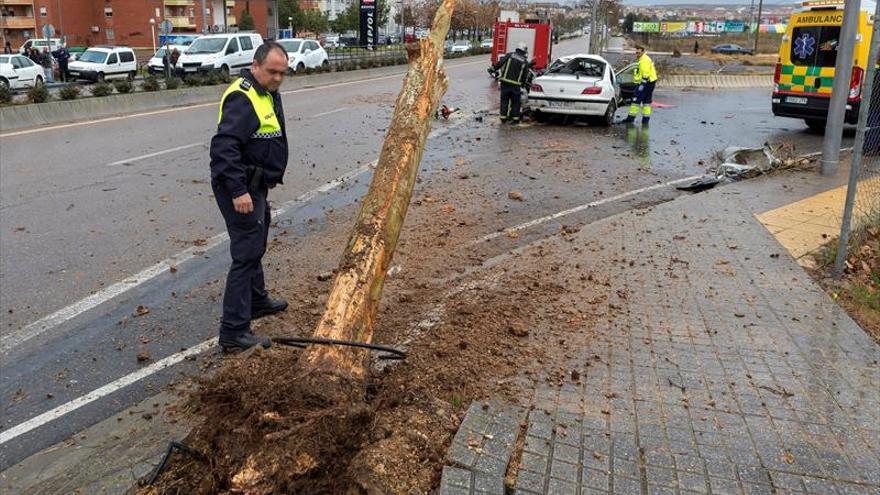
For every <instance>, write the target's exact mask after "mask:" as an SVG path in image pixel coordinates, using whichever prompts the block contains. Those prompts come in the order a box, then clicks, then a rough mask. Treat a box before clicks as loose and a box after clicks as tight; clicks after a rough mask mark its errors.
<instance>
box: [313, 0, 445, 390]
mask: <svg viewBox="0 0 880 495" xmlns="http://www.w3.org/2000/svg"><path fill="white" fill-rule="evenodd" d="M455 2H456V0H443V3H442V4H441V5H440V8H439V9H438V10H437V13H436V15H435V16H434V23H433V26H432V28H431V34H430V36H429V37H428V38H425V39H421V40H419V41H418V42H417V43H413V44H411V45H408V46H407V51H408V56H409V71H408V72H407V75H406V77H405V79H404V82H403V88H402V89H401V91H400V94H399V95H398V97H397V104H396V106H395V110H394V116H393V117H392V119H391V124H390V126H389V128H388V132H387V134H386V136H385V142H384V144H383V146H382V152H381V153H380V155H379V161H378V165H377V166H376V171H375V172H374V174H373V179H372V182H371V183H370V188H369V191H368V192H367V195H366V197H365V198H364V200H363V203H362V205H361V210H360V213H359V214H358V218H357V222H356V223H355V226H354V229H353V231H352V233H351V237H350V238H349V241H348V245H347V246H346V248H345V251H344V253H343V255H342V260H341V262H340V264H339V271H338V274H337V276H336V279H335V280H334V282H333V288H332V289H331V291H330V296H329V298H328V301H327V307H326V309H325V310H324V314H323V316H322V317H321V321H320V323H319V324H318V327H317V329H316V330H315V333H314V336H315V337H320V338H329V339H340V340H351V341H356V342H372V339H373V325H374V323H375V318H376V312H377V309H378V307H379V299H380V297H381V295H382V287H383V285H384V283H385V273H386V271H387V270H388V268H389V266H390V264H391V259H392V257H393V255H394V249H395V248H396V246H397V240H398V238H399V236H400V229H401V227H402V226H403V221H404V218H405V216H406V211H407V208H408V206H409V203H410V199H411V197H412V191H413V186H414V184H415V179H416V174H417V172H418V169H419V163H420V162H421V159H422V153H423V151H424V149H425V142H426V141H427V138H428V134H429V133H430V131H431V121H432V120H433V118H434V114H435V112H436V110H437V106H438V104H439V102H440V98H441V97H442V96H443V94H444V93H445V92H446V87H447V79H446V73H445V71H444V69H443V49H444V39H445V38H446V34H447V32H448V31H449V24H450V21H451V18H452V13H453V11H454V9H455ZM367 357H368V355H367V353H366V351H364V350H359V349H354V348H350V347H341V346H312V347H311V348H310V349H309V351H308V353H307V354H306V355H305V359H306V362H307V364H308V366H307V367H308V368H309V369H311V370H313V371H324V372H330V373H331V374H339V375H343V376H347V377H350V378H363V377H364V375H365V372H366V358H367Z"/></svg>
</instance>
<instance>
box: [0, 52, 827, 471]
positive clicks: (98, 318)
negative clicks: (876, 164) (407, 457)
mask: <svg viewBox="0 0 880 495" xmlns="http://www.w3.org/2000/svg"><path fill="white" fill-rule="evenodd" d="M580 43H581V41H579V40H572V41H568V42H563V43H562V44H560V45H559V46H558V47H557V49H556V50H557V51H556V52H555V53H556V54H557V55H560V54H562V53H565V52H577V51H579V45H580ZM487 65H488V57H473V58H466V59H461V60H453V61H450V62H449V63H448V65H447V72H448V75H449V79H450V84H449V90H448V92H447V95H446V97H445V98H444V100H443V102H444V103H445V104H447V105H449V106H452V107H458V108H461V111H460V112H459V114H458V116H459V118H458V119H456V118H453V119H452V120H451V121H450V122H448V123H447V122H442V121H441V122H438V123H437V124H436V125H435V130H434V133H433V137H432V139H430V140H429V143H428V149H427V150H426V153H425V157H424V160H423V167H422V171H421V173H420V180H424V181H430V180H432V178H434V177H441V176H443V172H445V171H447V170H448V168H449V167H450V165H449V163H448V162H450V161H451V156H452V155H453V154H454V152H456V151H457V150H458V149H459V148H460V147H461V144H462V143H464V142H470V143H472V141H471V138H472V137H474V136H481V139H482V141H480V142H481V145H480V146H479V153H480V154H479V156H480V159H481V160H485V161H486V164H487V170H503V169H504V163H505V161H506V160H510V159H517V158H516V157H517V156H518V155H522V154H523V153H525V152H526V151H528V152H530V153H534V152H535V150H544V151H541V152H538V153H537V154H538V155H543V158H542V159H540V160H537V163H535V166H536V167H542V166H543V164H544V161H545V160H546V163H548V164H549V163H550V157H552V158H553V159H554V160H557V162H558V160H559V158H558V157H557V156H553V148H554V143H558V142H565V141H569V142H570V141H572V140H575V141H577V142H578V143H579V146H581V149H582V150H584V151H582V152H581V153H583V154H587V153H589V154H590V155H591V158H593V159H595V158H596V157H600V158H601V157H607V161H604V162H602V163H601V164H600V165H598V166H596V165H591V167H595V169H593V168H591V169H589V170H584V171H582V172H583V176H584V179H583V181H582V182H579V183H577V184H570V183H569V181H568V180H565V181H562V180H560V181H559V184H558V185H556V184H555V183H554V187H555V188H554V189H552V191H551V190H550V189H547V190H546V191H544V192H543V193H542V194H545V195H546V197H545V198H544V200H543V201H540V202H537V203H531V204H530V205H531V206H529V208H522V209H521V210H518V211H514V212H512V214H511V215H510V216H508V217H505V221H510V222H516V221H526V220H529V219H531V218H534V217H537V216H540V215H545V214H548V213H552V212H554V211H558V210H560V209H562V208H566V207H568V206H570V205H572V204H581V203H583V198H584V197H590V196H591V195H595V194H597V193H598V194H599V195H602V194H603V192H604V196H605V197H608V196H611V195H613V194H620V193H625V192H627V191H631V190H635V189H637V188H640V187H646V186H650V185H652V184H656V183H657V182H662V181H663V180H671V179H677V178H681V177H686V176H690V175H693V174H696V173H700V172H701V171H702V170H703V166H702V165H701V163H700V161H701V160H703V161H706V160H708V159H709V158H710V157H711V155H712V154H713V153H714V152H715V151H717V150H720V149H723V148H724V147H726V146H728V145H737V146H760V144H761V143H763V142H764V141H765V140H771V141H773V140H775V141H781V140H786V141H791V142H793V143H795V144H796V145H797V146H798V149H799V150H800V151H804V152H807V151H814V150H817V149H819V146H820V142H819V141H820V140H819V139H818V138H817V137H816V136H813V135H810V134H808V133H807V132H806V130H805V127H804V126H803V124H802V123H801V122H799V121H794V120H789V119H776V118H774V117H773V116H772V115H771V114H770V113H769V94H767V92H766V91H756V90H743V91H735V92H731V93H717V92H711V91H688V92H682V91H668V90H663V89H662V88H661V89H659V90H658V91H657V93H656V96H655V101H656V102H657V103H659V105H658V107H659V108H658V110H657V111H656V112H655V117H654V119H653V120H654V122H653V123H652V127H651V128H650V129H649V130H642V129H638V128H629V129H627V128H624V127H617V128H613V129H611V130H605V129H594V128H589V127H585V126H561V125H549V126H533V127H526V128H524V129H522V130H521V131H522V134H519V135H518V137H517V138H512V137H511V135H510V134H505V132H508V130H503V131H502V129H498V128H497V126H494V127H493V124H492V119H490V118H488V117H487V118H484V119H474V118H473V115H474V112H480V111H485V110H491V109H496V108H497V105H498V103H497V98H498V93H497V88H495V87H494V86H493V83H492V82H491V80H490V79H489V78H488V76H487V75H486V73H485V67H486V66H487ZM400 82H401V76H388V77H381V78H375V79H372V80H365V81H353V82H350V83H342V84H336V85H332V86H325V87H315V88H306V89H302V90H297V91H292V92H289V93H287V94H285V95H284V103H285V111H286V117H287V119H288V122H287V124H288V130H289V131H288V132H289V136H290V146H291V160H290V163H289V166H288V173H287V176H286V183H285V184H284V185H281V186H279V187H278V188H276V189H274V190H273V191H272V192H271V199H272V200H273V201H274V206H275V207H276V208H281V209H282V210H283V211H282V212H281V214H280V215H278V216H277V217H276V223H277V225H278V229H277V230H276V233H277V235H283V236H287V237H293V238H296V239H303V240H304V241H303V242H302V244H303V245H305V246H308V245H309V244H310V242H311V241H310V239H314V240H315V241H316V242H315V246H316V247H314V248H312V249H328V248H325V247H319V246H320V243H319V242H317V240H320V239H321V237H322V235H323V234H324V232H325V231H326V229H328V228H329V221H328V217H329V215H331V214H332V213H333V212H338V211H342V212H347V213H346V214H350V213H351V212H352V211H354V208H353V206H352V205H353V204H354V203H356V202H357V200H358V199H359V197H360V196H361V195H362V194H363V192H364V190H365V187H366V183H367V181H368V179H369V168H368V167H367V164H369V163H370V162H371V161H372V160H374V159H375V158H376V157H377V156H378V152H379V150H380V147H381V144H382V138H383V136H384V132H385V127H386V126H387V125H388V122H389V118H390V115H391V112H392V110H393V106H394V100H395V97H396V94H397V91H398V90H399V87H400ZM216 112H217V108H216V105H214V104H211V105H202V106H194V107H188V108H182V109H172V110H169V111H163V112H155V113H152V114H148V115H139V116H131V117H130V118H125V119H118V120H113V121H105V122H93V123H82V124H81V125H72V126H58V127H55V128H47V129H40V130H35V131H34V132H30V133H24V134H17V135H14V136H6V137H3V136H0V147H2V155H3V160H2V163H3V166H2V168H0V212H2V214H0V251H2V253H3V256H2V259H0V280H2V287H0V314H2V315H3V318H2V341H0V407H2V416H0V420H2V428H0V444H2V449H0V450H2V451H0V469H5V468H6V467H8V466H10V465H12V464H14V463H15V462H17V461H19V460H21V459H23V458H24V457H26V456H27V455H30V454H31V453H34V452H36V451H38V450H40V449H42V448H45V447H47V446H50V445H52V444H54V443H56V442H58V441H61V440H64V439H65V438H68V437H70V436H71V435H73V434H76V433H77V432H79V431H81V430H82V429H83V428H85V427H86V426H88V425H91V424H93V423H95V422H97V421H99V420H101V419H104V418H106V417H108V416H110V415H112V414H113V413H115V412H117V411H120V410H122V409H124V408H125V407H127V406H129V405H130V404H132V403H134V402H136V401H138V400H141V399H143V398H145V397H148V396H150V395H151V394H153V393H155V392H156V391H157V390H158V389H159V388H161V387H162V386H164V385H166V384H168V383H169V382H171V381H176V380H179V375H180V374H181V373H191V372H194V371H197V362H196V361H193V360H188V359H187V360H183V361H182V362H181V363H180V364H177V365H176V366H173V367H169V368H168V369H165V370H162V371H157V372H155V373H150V374H149V375H148V376H147V377H146V378H144V379H142V380H138V381H134V382H133V383H131V384H128V383H122V384H116V385H112V386H111V388H110V389H105V390H104V392H106V394H105V395H102V396H101V397H100V398H97V399H95V400H93V401H91V402H88V403H87V404H86V405H84V406H83V407H79V408H77V409H76V410H75V411H73V412H69V413H68V412H66V411H65V410H60V411H55V412H53V413H51V414H52V415H51V416H48V417H41V416H40V415H42V414H45V413H47V411H53V410H54V408H57V407H59V406H64V405H65V404H70V401H81V402H82V401H86V400H89V397H90V396H88V395H86V394H89V393H90V392H93V391H95V390H100V388H101V387H104V386H106V385H107V384H112V383H113V382H114V381H116V380H118V379H120V378H121V377H126V376H129V375H130V374H131V373H134V372H137V371H138V370H141V371H143V370H145V369H147V367H149V366H151V365H155V364H156V363H157V362H160V360H162V359H163V358H166V357H168V356H172V355H175V354H176V353H178V352H179V351H181V350H182V349H186V348H192V347H193V346H196V345H199V344H200V343H202V342H206V340H207V339H210V338H211V337H212V336H213V335H215V332H216V328H217V324H218V320H219V310H220V308H219V302H218V297H219V295H220V294H221V293H222V284H223V280H224V277H225V272H226V269H227V267H228V254H227V249H228V246H227V244H226V243H225V242H223V233H224V229H223V225H222V220H221V217H220V215H219V214H218V212H217V208H216V204H215V203H214V199H213V197H212V195H211V190H210V185H209V184H208V180H207V178H208V158H207V143H208V141H209V139H210V137H211V135H212V132H213V130H214V126H215V122H216ZM510 131H512V132H518V131H519V130H516V131H514V130H510ZM511 153H512V154H511ZM566 156H568V158H566V160H574V161H575V162H577V160H579V159H580V158H582V157H578V156H570V155H566ZM600 161H601V160H600ZM594 162H595V160H593V161H591V162H590V163H594ZM624 162H625V163H626V164H627V165H626V167H625V168H624V167H623V166H622V165H621V163H624ZM632 163H636V165H635V166H633V165H632ZM551 173H552V172H551ZM339 177H344V179H343V180H337V179H338V178H339ZM520 179H521V180H524V181H525V182H524V183H523V184H516V185H515V186H516V187H530V186H529V184H532V186H531V187H533V188H534V187H537V188H538V189H541V188H548V187H549V186H548V184H541V183H540V181H538V184H537V185H535V184H536V183H535V181H529V180H528V179H522V178H520ZM481 180H484V181H486V186H487V188H488V187H493V188H501V189H504V188H506V187H507V185H508V184H506V183H505V181H507V180H510V181H513V180H514V179H506V178H503V175H492V174H489V173H487V174H486V177H485V178H483V179H481ZM557 186H558V187H557ZM534 194H537V192H535V193H534ZM534 205H537V206H534ZM622 207H623V206H622ZM602 211H603V212H605V213H597V212H593V213H591V214H592V215H598V214H611V213H613V212H614V211H613V209H609V210H607V211H605V210H602ZM345 223H348V222H345ZM524 240H525V239H524ZM329 249H333V248H332V247H330V248H329ZM339 249H340V250H341V246H339ZM307 254H308V253H307V252H304V253H303V256H304V257H307ZM166 262H167V264H166V265H162V264H161V263H166ZM157 264H159V265H157ZM168 265H171V266H174V269H171V270H169V269H167V266H168ZM156 266H158V268H155V269H153V270H152V271H150V269H151V267H156ZM316 273H318V268H314V269H313V270H312V269H310V270H308V273H305V274H303V276H314V275H315V274H316ZM270 277H271V275H270ZM114 284H115V285H114ZM90 298H91V299H90ZM139 306H140V307H142V308H144V309H141V310H140V311H138V307H139ZM65 308H67V309H66V310H65ZM59 311H60V313H59ZM51 315H55V317H54V319H52V320H51V321H48V322H47V323H46V324H39V322H40V321H41V319H43V320H42V321H45V320H44V319H45V318H46V317H47V316H51ZM35 322H37V324H35ZM210 352H216V351H215V350H212V351H210ZM139 354H140V355H141V359H138V357H137V356H138V355H139ZM148 371H149V370H148ZM99 395H100V394H99ZM77 404H79V403H77ZM34 418H37V419H34ZM28 421H32V423H27V422H28ZM22 424H30V425H31V426H33V428H32V429H30V430H29V431H28V432H26V433H21V434H16V435H15V436H14V437H9V435H10V433H9V432H10V431H20V430H15V428H19V427H20V426H21V425H22ZM4 434H5V435H7V437H6V438H5V439H4V437H3V435H4Z"/></svg>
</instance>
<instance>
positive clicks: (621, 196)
mask: <svg viewBox="0 0 880 495" xmlns="http://www.w3.org/2000/svg"><path fill="white" fill-rule="evenodd" d="M701 177H704V176H703V175H692V176H690V177H685V178H684V179H676V180H671V181H668V182H663V183H661V184H654V185H653V186H647V187H642V188H639V189H635V190H633V191H627V192H625V193H620V194H618V195H616V196H611V197H608V198H604V199H600V200H598V201H593V202H590V203H586V204H582V205H579V206H575V207H574V208H569V209H567V210H562V211H560V212H557V213H554V214H552V215H547V216H545V217H541V218H536V219H534V220H531V221H528V222H526V223H521V224H519V225H516V226H514V227H510V228H507V229H504V230H503V231H501V232H493V233H491V234H489V235H485V236H483V237H481V238H479V239H477V240H476V241H472V242H471V245H473V244H479V243H481V242H486V241H491V240H492V239H497V238H498V237H501V236H503V235H506V234H507V232H511V231H512V232H517V231H520V230H524V229H528V228H531V227H534V226H536V225H541V224H542V223H546V222H549V221H550V220H556V219H557V218H562V217H564V216H568V215H571V214H573V213H577V212H579V211H583V210H586V209H588V208H593V207H596V206H600V205H604V204H605V203H611V202H613V201H620V200H621V199H626V198H629V197H631V196H635V195H637V194H641V193H643V192H648V191H653V190H655V189H662V188H664V187H669V186H674V185H676V184H681V183H684V182H691V181H694V180H697V179H699V178H701Z"/></svg>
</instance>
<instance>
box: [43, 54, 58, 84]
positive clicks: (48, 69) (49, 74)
mask: <svg viewBox="0 0 880 495" xmlns="http://www.w3.org/2000/svg"><path fill="white" fill-rule="evenodd" d="M54 62H55V59H53V58H52V54H51V53H49V47H48V46H44V47H43V53H42V54H41V55H40V65H42V66H43V72H44V73H45V74H46V82H48V83H53V82H55V68H54V67H53V65H54Z"/></svg>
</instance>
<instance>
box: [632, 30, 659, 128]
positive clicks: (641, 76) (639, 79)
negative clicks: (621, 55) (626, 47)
mask: <svg viewBox="0 0 880 495" xmlns="http://www.w3.org/2000/svg"><path fill="white" fill-rule="evenodd" d="M636 59H637V60H638V65H636V70H635V72H634V73H633V82H635V83H638V85H639V86H638V88H636V94H635V98H634V99H633V101H632V103H630V105H629V115H628V116H627V117H626V120H624V122H625V123H627V124H630V123H633V122H635V121H636V115H638V114H639V107H641V109H642V125H647V124H648V123H649V122H650V121H651V102H652V101H653V99H654V85H655V84H656V83H657V69H655V68H654V61H653V60H651V57H649V56H648V54H647V53H645V47H643V46H641V45H636Z"/></svg>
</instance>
